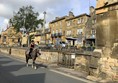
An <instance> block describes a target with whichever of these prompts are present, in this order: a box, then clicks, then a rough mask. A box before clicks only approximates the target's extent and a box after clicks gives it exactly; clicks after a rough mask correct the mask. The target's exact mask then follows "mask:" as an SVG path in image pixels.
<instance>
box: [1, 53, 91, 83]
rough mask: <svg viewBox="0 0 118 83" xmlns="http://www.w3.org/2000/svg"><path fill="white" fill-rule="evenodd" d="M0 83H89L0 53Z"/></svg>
mask: <svg viewBox="0 0 118 83" xmlns="http://www.w3.org/2000/svg"><path fill="white" fill-rule="evenodd" d="M0 83H90V82H87V81H86V80H83V79H82V80H81V79H75V78H73V77H69V76H67V75H64V74H61V73H58V72H54V71H53V70H50V69H48V68H44V67H43V66H42V65H41V64H38V69H37V70H35V69H32V68H31V65H30V66H29V67H26V65H25V63H24V62H22V61H19V60H16V59H14V58H11V57H7V56H6V55H3V54H0Z"/></svg>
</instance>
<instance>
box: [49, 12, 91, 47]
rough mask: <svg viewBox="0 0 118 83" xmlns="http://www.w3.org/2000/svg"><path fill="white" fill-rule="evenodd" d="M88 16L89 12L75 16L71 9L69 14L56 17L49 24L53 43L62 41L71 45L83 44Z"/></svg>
mask: <svg viewBox="0 0 118 83" xmlns="http://www.w3.org/2000/svg"><path fill="white" fill-rule="evenodd" d="M88 18H89V15H87V14H81V15H78V16H74V14H73V13H72V12H71V11H70V12H69V15H68V16H63V17H56V19H55V20H53V21H52V22H50V24H49V26H50V29H51V40H52V43H54V44H58V43H59V42H60V41H61V42H66V43H68V44H69V45H70V46H76V45H78V44H81V45H83V40H84V36H85V33H84V29H85V24H86V22H87V19H88Z"/></svg>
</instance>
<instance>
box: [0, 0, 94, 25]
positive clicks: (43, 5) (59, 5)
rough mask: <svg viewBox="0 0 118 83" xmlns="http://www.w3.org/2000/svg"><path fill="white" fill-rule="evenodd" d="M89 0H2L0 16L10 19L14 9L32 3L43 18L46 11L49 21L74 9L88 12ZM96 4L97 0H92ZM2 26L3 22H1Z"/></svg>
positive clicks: (0, 0)
mask: <svg viewBox="0 0 118 83" xmlns="http://www.w3.org/2000/svg"><path fill="white" fill-rule="evenodd" d="M88 1H89V0H0V17H4V19H3V20H2V21H3V22H4V21H5V19H9V18H11V17H12V16H13V12H14V11H16V12H17V11H18V9H19V8H21V7H22V6H27V5H32V6H33V7H34V11H36V12H38V13H39V14H40V16H39V17H38V18H43V17H44V15H43V12H44V11H46V12H47V14H46V21H47V23H48V22H50V21H52V20H54V18H55V17H57V16H58V17H61V16H65V15H68V12H69V11H72V12H73V13H74V14H75V15H79V14H81V13H85V12H88V10H89V9H88ZM90 1H91V4H92V5H95V2H96V0H90ZM0 26H1V23H0Z"/></svg>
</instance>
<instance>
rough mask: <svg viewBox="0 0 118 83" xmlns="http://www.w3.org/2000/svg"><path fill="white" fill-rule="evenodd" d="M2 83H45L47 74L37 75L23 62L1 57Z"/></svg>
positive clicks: (0, 80) (0, 74)
mask: <svg viewBox="0 0 118 83" xmlns="http://www.w3.org/2000/svg"><path fill="white" fill-rule="evenodd" d="M39 66H41V65H39ZM42 66H43V65H42ZM0 83H45V73H40V72H38V73H37V72H36V71H35V70H33V69H31V68H27V67H25V64H24V63H22V62H18V61H15V60H13V59H10V58H8V57H4V56H1V55H0Z"/></svg>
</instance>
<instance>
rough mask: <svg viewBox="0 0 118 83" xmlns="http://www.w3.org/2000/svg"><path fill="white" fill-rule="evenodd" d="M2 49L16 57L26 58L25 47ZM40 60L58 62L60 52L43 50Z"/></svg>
mask: <svg viewBox="0 0 118 83" xmlns="http://www.w3.org/2000/svg"><path fill="white" fill-rule="evenodd" d="M0 51H1V52H3V53H6V54H10V55H11V56H14V57H19V58H25V51H26V49H23V48H0ZM37 61H39V62H45V63H57V61H58V52H48V51H41V55H40V56H39V57H38V58H37Z"/></svg>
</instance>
